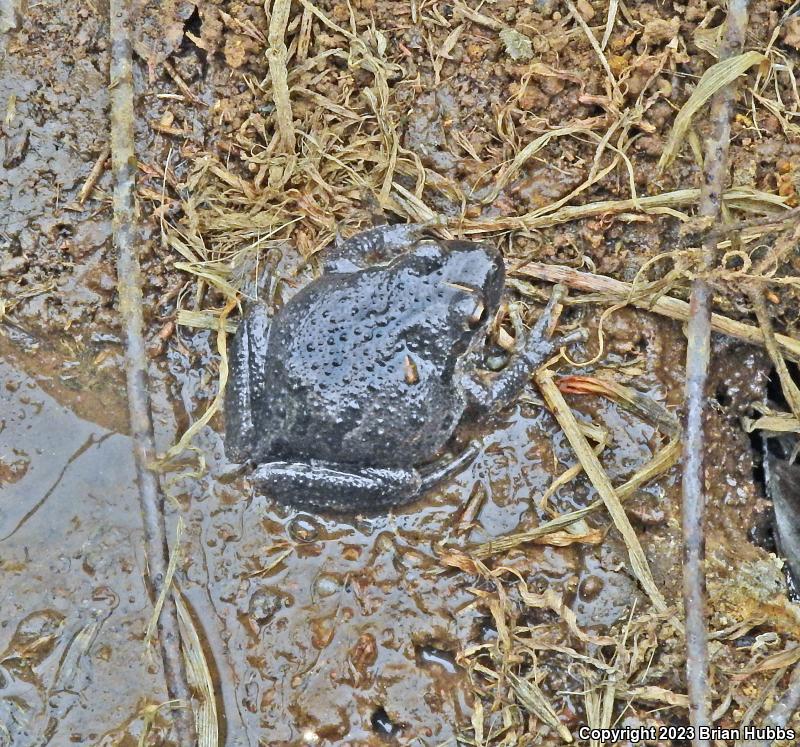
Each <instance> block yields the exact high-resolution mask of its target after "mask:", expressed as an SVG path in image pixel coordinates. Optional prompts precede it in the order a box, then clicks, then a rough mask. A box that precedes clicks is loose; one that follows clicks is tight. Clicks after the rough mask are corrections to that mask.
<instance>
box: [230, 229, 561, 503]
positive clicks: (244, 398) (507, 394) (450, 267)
mask: <svg viewBox="0 0 800 747" xmlns="http://www.w3.org/2000/svg"><path fill="white" fill-rule="evenodd" d="M323 255H324V256H323V261H322V268H321V273H320V274H319V275H318V276H317V277H316V278H315V279H314V280H311V281H310V282H309V283H307V284H306V285H305V286H304V287H303V288H301V289H300V290H298V291H297V292H296V293H295V294H294V295H293V296H292V297H291V298H290V299H289V300H288V301H287V302H286V303H284V304H281V305H277V308H275V306H276V304H273V303H271V302H270V301H269V299H268V298H267V299H265V298H255V299H254V300H252V301H251V302H249V303H248V304H247V305H246V306H245V308H244V310H243V314H242V319H241V321H240V323H239V325H238V328H237V330H236V332H235V335H234V337H233V341H232V344H231V345H230V352H229V378H228V383H227V387H226V391H225V397H224V413H225V434H226V436H225V450H226V454H227V456H228V457H229V458H230V459H231V460H233V461H235V462H237V463H248V464H250V465H252V467H253V471H252V474H251V481H252V482H253V483H254V485H255V486H256V487H257V488H258V489H259V490H261V491H263V492H264V493H265V494H267V495H269V496H270V497H272V498H274V499H276V500H277V501H279V502H280V503H282V504H285V505H288V506H291V507H295V508H298V509H305V510H307V509H315V510H317V511H321V512H335V513H343V512H350V513H357V512H374V511H382V510H385V509H391V508H393V507H395V506H400V505H403V504H407V503H410V502H412V501H414V500H416V499H418V498H419V497H421V496H422V495H423V494H425V493H427V492H428V491H429V490H431V489H432V488H433V487H434V486H437V485H439V484H440V483H442V482H444V481H446V480H447V479H448V478H450V477H451V476H453V475H455V474H456V473H458V472H459V471H461V470H462V469H463V468H464V467H465V466H466V465H467V464H469V462H471V461H472V460H473V459H474V458H475V455H476V454H477V453H478V448H479V447H478V444H477V443H476V442H471V443H469V444H468V445H467V446H465V447H463V448H461V449H460V450H458V449H455V448H454V446H453V445H454V443H455V441H456V438H455V434H456V432H457V431H458V430H459V427H460V426H461V425H462V424H464V423H465V422H467V421H469V422H470V423H474V422H481V421H482V420H483V419H485V418H487V417H488V416H490V415H492V414H494V413H497V412H499V411H502V410H503V409H504V408H507V407H508V406H509V405H511V404H512V403H513V402H514V400H515V399H516V398H517V396H518V395H519V394H520V393H521V392H522V390H523V389H524V388H525V387H526V385H527V384H528V382H529V380H530V377H531V374H532V372H533V371H534V370H535V369H536V368H538V367H539V366H540V365H541V364H542V363H543V362H544V361H545V360H546V359H547V358H549V357H550V356H552V355H553V354H554V353H555V352H556V351H557V350H558V348H559V347H560V346H561V345H562V344H564V342H565V341H566V338H558V337H549V336H548V335H547V334H546V330H547V328H548V325H549V324H550V322H551V318H552V315H553V307H554V304H555V302H556V301H555V298H554V299H551V301H550V303H549V304H548V306H547V307H546V308H545V310H544V312H543V313H542V314H541V315H540V317H539V318H538V321H537V322H536V323H535V324H534V326H533V327H532V328H531V329H530V331H529V332H527V334H526V333H525V332H524V328H522V327H521V325H518V327H520V328H519V329H518V330H517V334H516V336H515V340H516V344H515V349H514V351H513V352H512V353H511V354H510V355H509V356H508V358H507V360H506V364H505V366H503V367H502V368H501V369H500V370H499V371H494V372H491V371H488V370H485V369H483V368H482V367H481V364H482V361H484V360H485V355H484V352H485V350H486V346H487V337H488V328H489V325H490V323H491V322H492V320H493V319H494V318H495V317H496V315H497V312H498V310H499V309H500V307H501V304H502V303H503V299H504V293H505V264H504V261H503V256H502V253H501V252H500V250H499V249H498V248H496V247H494V246H492V245H490V244H487V243H478V242H474V241H468V240H458V239H447V240H446V239H441V238H437V237H436V236H435V235H434V234H432V233H431V232H430V231H429V229H427V228H426V227H424V226H422V225H419V224H397V225H384V226H378V227H375V228H372V229H369V230H366V231H363V232H361V233H359V234H356V235H355V236H353V237H352V238H350V239H347V240H345V241H342V242H340V243H339V244H338V245H335V246H333V247H332V248H331V249H330V250H328V251H326V252H323ZM454 452H455V453H454Z"/></svg>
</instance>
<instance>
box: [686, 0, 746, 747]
mask: <svg viewBox="0 0 800 747" xmlns="http://www.w3.org/2000/svg"><path fill="white" fill-rule="evenodd" d="M747 5H748V3H747V0H730V2H729V3H728V18H727V21H726V24H725V37H724V39H723V41H722V44H721V45H720V52H719V59H720V62H722V61H724V60H726V59H728V58H730V57H733V56H734V55H736V54H739V53H741V50H742V48H743V46H744V41H745V32H746V30H747ZM735 100H736V86H735V81H731V82H730V83H729V84H728V85H725V86H723V87H722V88H720V89H719V90H718V91H717V92H716V93H715V94H714V97H713V98H712V100H711V135H710V137H709V138H708V140H707V142H706V150H705V158H704V171H705V173H704V181H703V185H702V188H701V192H700V204H699V208H698V213H699V215H700V216H701V217H705V218H709V219H710V220H709V223H715V222H717V221H718V220H719V217H720V214H721V211H722V194H723V191H724V189H725V180H726V178H727V173H728V149H729V146H730V135H731V119H732V118H733V106H734V103H735ZM714 250H715V242H713V241H709V240H708V239H706V240H705V241H704V243H703V263H704V265H705V268H706V269H709V268H710V267H711V265H712V263H713V256H714ZM711 298H712V293H711V286H710V285H709V283H708V281H707V280H705V279H703V278H701V277H698V278H695V280H693V281H692V291H691V297H690V302H689V307H690V316H689V325H688V331H687V337H688V346H687V351H686V388H685V397H686V431H685V433H686V436H685V439H686V440H685V441H684V449H683V478H682V488H683V506H682V508H683V511H682V523H683V542H684V549H683V553H684V565H683V605H684V614H685V617H686V684H687V693H688V695H689V721H690V723H691V724H692V726H693V727H694V728H695V730H697V728H698V727H699V726H710V724H711V713H710V697H709V686H708V629H707V622H706V589H705V531H704V520H705V501H706V496H705V465H704V448H705V441H704V430H703V407H704V404H705V396H706V395H705V389H706V380H707V377H708V363H709V356H710V349H711ZM692 744H693V745H694V746H695V747H706V745H708V744H709V740H708V739H701V738H700V737H699V736H696V735H695V737H694V738H693V739H692Z"/></svg>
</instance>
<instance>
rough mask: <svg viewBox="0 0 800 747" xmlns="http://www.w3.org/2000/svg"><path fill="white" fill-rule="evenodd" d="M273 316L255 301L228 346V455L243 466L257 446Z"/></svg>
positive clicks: (226, 443) (259, 302)
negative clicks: (257, 414) (257, 412)
mask: <svg viewBox="0 0 800 747" xmlns="http://www.w3.org/2000/svg"><path fill="white" fill-rule="evenodd" d="M270 317H271V312H270V309H269V306H268V304H267V303H266V302H264V301H254V302H252V303H251V304H250V305H248V308H247V310H246V312H245V314H244V317H243V318H242V321H241V322H239V326H238V328H237V329H236V334H235V335H234V338H233V342H232V343H231V344H230V345H229V346H228V351H229V355H228V383H227V385H226V387H225V452H226V454H227V455H228V458H229V459H232V460H233V461H238V462H243V461H245V460H247V459H248V458H249V457H250V456H251V449H252V447H253V444H255V443H256V439H255V426H254V423H253V403H254V402H261V401H263V400H262V398H261V397H260V396H259V395H261V394H262V393H263V392H262V390H263V387H264V373H263V371H262V370H261V367H262V366H263V365H264V361H265V360H266V354H267V338H268V333H269V323H270Z"/></svg>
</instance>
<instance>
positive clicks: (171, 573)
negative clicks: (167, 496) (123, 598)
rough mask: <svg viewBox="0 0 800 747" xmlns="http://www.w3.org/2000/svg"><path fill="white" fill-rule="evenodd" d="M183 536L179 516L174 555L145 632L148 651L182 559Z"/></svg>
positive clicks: (171, 557)
mask: <svg viewBox="0 0 800 747" xmlns="http://www.w3.org/2000/svg"><path fill="white" fill-rule="evenodd" d="M182 536H183V519H182V518H181V517H180V516H179V517H178V526H177V528H176V529H175V545H174V547H173V549H172V555H171V556H170V559H169V564H168V565H167V572H166V574H165V575H164V583H163V586H162V587H161V591H160V592H159V594H158V598H157V599H156V603H155V605H154V606H153V614H152V615H151V616H150V622H148V623H147V629H146V630H145V634H144V645H145V648H146V649H149V648H150V646H151V645H152V643H153V638H155V635H156V630H157V628H158V618H159V617H160V616H161V610H162V609H163V607H164V602H165V601H166V598H167V595H168V594H169V593H170V592H171V591H172V581H173V579H174V577H175V570H176V569H177V567H178V560H180V557H181V552H180V547H181V537H182Z"/></svg>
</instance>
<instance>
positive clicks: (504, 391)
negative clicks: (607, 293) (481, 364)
mask: <svg viewBox="0 0 800 747" xmlns="http://www.w3.org/2000/svg"><path fill="white" fill-rule="evenodd" d="M561 298H562V294H561V293H558V292H554V293H553V296H552V297H551V298H550V300H549V301H548V303H547V306H546V307H545V309H544V311H543V312H542V314H541V316H540V317H539V318H538V319H537V320H536V324H535V325H534V326H533V328H532V329H531V330H530V332H528V333H527V335H520V334H519V332H518V334H517V351H516V352H515V353H514V355H513V356H512V358H511V360H510V362H509V363H508V365H507V366H506V367H505V368H504V369H503V370H502V371H500V372H499V373H498V374H497V375H496V376H495V377H494V378H493V379H492V380H491V381H489V382H485V381H483V380H482V379H480V378H478V376H477V375H476V374H474V373H473V374H470V375H467V376H466V377H465V378H464V379H463V380H462V382H461V386H462V391H463V392H464V394H465V395H466V398H467V404H468V406H469V408H470V409H471V410H472V411H473V412H477V413H486V412H494V411H496V410H501V409H503V408H504V407H507V406H508V405H510V404H511V403H512V402H513V401H514V400H515V399H516V398H517V397H518V396H519V394H520V393H521V392H522V390H523V389H524V388H525V386H526V385H527V383H528V381H529V380H530V378H531V375H532V374H533V372H534V371H535V370H536V369H537V368H538V367H539V366H540V365H541V364H542V363H544V361H546V360H547V359H548V358H549V357H550V356H552V355H553V354H554V353H555V352H556V351H557V350H558V349H559V348H560V347H561V346H562V345H565V344H566V343H568V342H572V341H574V340H578V339H585V333H584V331H583V330H579V331H577V332H572V333H570V334H568V335H564V336H563V337H554V338H547V337H545V332H546V330H547V327H548V326H549V324H550V321H551V319H552V317H553V310H554V308H555V306H556V304H558V303H559V301H560V300H561Z"/></svg>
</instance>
